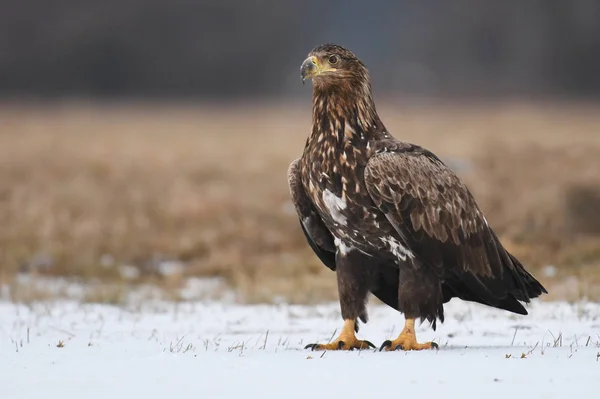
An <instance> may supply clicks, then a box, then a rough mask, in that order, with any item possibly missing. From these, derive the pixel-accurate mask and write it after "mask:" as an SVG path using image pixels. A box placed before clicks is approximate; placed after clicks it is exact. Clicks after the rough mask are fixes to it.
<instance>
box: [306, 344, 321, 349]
mask: <svg viewBox="0 0 600 399" xmlns="http://www.w3.org/2000/svg"><path fill="white" fill-rule="evenodd" d="M317 345H318V344H308V345H306V346H305V347H304V349H310V350H312V351H314V350H315V348H316V347H317Z"/></svg>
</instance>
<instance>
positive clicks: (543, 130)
mask: <svg viewBox="0 0 600 399" xmlns="http://www.w3.org/2000/svg"><path fill="white" fill-rule="evenodd" d="M379 104H380V110H379V111H380V114H381V115H382V119H383V120H384V122H385V123H386V125H387V127H388V128H389V130H390V131H391V132H392V134H393V135H394V136H395V137H397V138H400V139H403V140H407V141H411V142H414V143H418V144H421V145H423V146H426V147H428V148H429V149H430V150H432V151H433V152H435V153H436V154H438V155H439V156H440V157H441V158H442V159H445V160H448V162H449V163H450V165H451V166H454V167H455V170H456V171H457V172H458V173H459V175H460V176H461V177H463V178H464V179H465V180H466V181H467V183H468V185H469V186H470V187H471V189H472V191H473V192H474V195H475V197H476V198H477V199H478V202H479V203H480V205H481V207H482V208H483V210H484V211H485V212H486V214H487V219H488V220H489V221H490V223H491V224H492V226H493V227H494V228H495V229H496V230H497V232H498V234H499V236H500V237H501V238H502V239H503V242H504V243H505V245H506V246H507V247H508V248H509V249H510V250H512V251H513V252H514V253H515V254H516V255H517V256H519V257H521V258H522V260H523V261H524V263H526V264H527V265H528V266H529V267H530V268H531V269H532V270H534V272H537V275H538V276H539V277H540V279H541V280H542V281H543V282H544V283H546V284H547V285H548V286H549V288H550V290H551V296H549V297H551V298H554V299H558V298H564V299H574V298H579V297H582V296H587V297H589V298H595V299H598V298H600V105H581V104H578V105H573V104H526V103H495V104H486V105H475V104H437V103H436V104H430V103H426V104H425V103H424V104H407V103H401V102H393V101H387V102H386V101H383V100H380V101H379ZM309 129H310V103H309V101H308V99H307V101H305V102H302V103H298V104H286V105H256V104H238V105H228V106H209V105H177V106H175V105H172V106H169V105H164V104H163V105H156V104H144V105H140V104H111V105H100V104H61V105H53V106H17V105H10V104H4V105H2V106H0V284H2V283H5V284H11V282H13V281H14V278H15V276H16V275H17V273H30V274H42V275H50V276H69V277H78V278H81V279H83V280H84V281H92V280H93V281H96V280H100V281H105V282H110V283H114V284H120V285H125V284H127V285H130V284H136V283H140V282H152V283H157V284H159V285H162V286H165V287H170V286H176V285H177V284H179V283H180V281H182V278H184V277H186V276H221V277H223V278H224V279H225V281H227V283H228V284H229V285H230V286H231V287H232V288H234V289H235V290H236V291H237V292H238V293H239V294H240V296H241V297H242V298H243V299H245V300H246V301H249V302H261V301H272V300H273V299H274V298H284V299H286V300H289V301H293V302H304V303H306V302H314V301H317V300H321V299H332V298H335V297H336V290H335V278H334V276H333V274H332V273H331V272H330V271H329V270H328V269H326V268H325V267H324V266H322V265H321V264H320V263H319V261H318V259H317V258H316V257H315V256H314V255H313V254H312V252H311V251H310V249H309V248H308V245H307V244H306V243H305V240H304V238H303V236H302V233H301V231H300V229H299V226H298V224H297V219H296V216H295V212H294V210H293V207H292V205H291V203H290V201H289V196H288V188H287V181H286V172H287V167H288V164H289V163H290V162H291V161H292V160H293V159H294V158H296V157H298V156H300V154H301V152H302V148H303V145H304V141H305V139H306V136H307V133H308V132H309ZM168 261H176V262H177V263H175V265H177V266H178V267H177V268H175V272H174V273H165V272H164V270H163V269H161V267H164V266H165V265H172V264H173V263H172V262H171V263H165V262H168ZM549 264H550V265H555V266H556V271H557V273H556V275H554V276H552V275H550V274H548V273H542V269H541V267H543V266H545V265H549ZM124 266H127V267H124Z"/></svg>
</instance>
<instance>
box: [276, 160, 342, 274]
mask: <svg viewBox="0 0 600 399" xmlns="http://www.w3.org/2000/svg"><path fill="white" fill-rule="evenodd" d="M300 170H301V168H300V160H299V159H296V160H295V161H294V162H292V163H291V164H290V167H289V169H288V184H289V186H290V196H291V198H292V202H293V203H294V207H295V208H296V212H297V213H298V218H299V219H300V226H301V227H302V232H303V233H304V236H305V237H306V240H307V241H308V244H309V245H310V247H311V248H312V250H313V251H314V253H315V254H316V255H317V256H318V257H319V259H320V260H321V262H323V263H324V264H325V266H327V267H328V268H330V269H331V270H334V271H335V251H336V249H335V245H334V242H333V236H332V235H331V233H330V232H329V229H327V227H326V226H325V223H323V220H322V219H321V217H320V216H319V214H318V212H317V210H316V209H315V207H314V205H313V203H312V201H311V200H310V198H309V197H308V195H306V191H304V186H303V185H302V179H301V173H300Z"/></svg>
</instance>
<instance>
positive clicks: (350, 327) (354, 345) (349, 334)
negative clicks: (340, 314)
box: [304, 319, 375, 351]
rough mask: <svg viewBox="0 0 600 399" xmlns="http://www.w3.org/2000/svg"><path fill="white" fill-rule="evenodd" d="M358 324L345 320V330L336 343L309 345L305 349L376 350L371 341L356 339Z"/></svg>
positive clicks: (343, 329)
mask: <svg viewBox="0 0 600 399" xmlns="http://www.w3.org/2000/svg"><path fill="white" fill-rule="evenodd" d="M355 325H356V322H355V321H354V320H351V319H347V320H344V328H342V332H341V333H340V335H339V336H338V337H337V338H336V340H335V341H333V342H331V343H329V344H308V345H306V346H305V347H304V349H311V350H313V351H322V350H328V351H336V350H354V349H369V348H375V345H373V344H372V343H370V342H369V341H361V340H359V339H357V338H356V334H355V332H354V327H355Z"/></svg>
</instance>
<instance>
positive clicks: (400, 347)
mask: <svg viewBox="0 0 600 399" xmlns="http://www.w3.org/2000/svg"><path fill="white" fill-rule="evenodd" d="M402 349H404V347H403V346H402V344H398V346H396V347H395V348H394V350H395V351H399V350H400V351H401V350H402Z"/></svg>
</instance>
